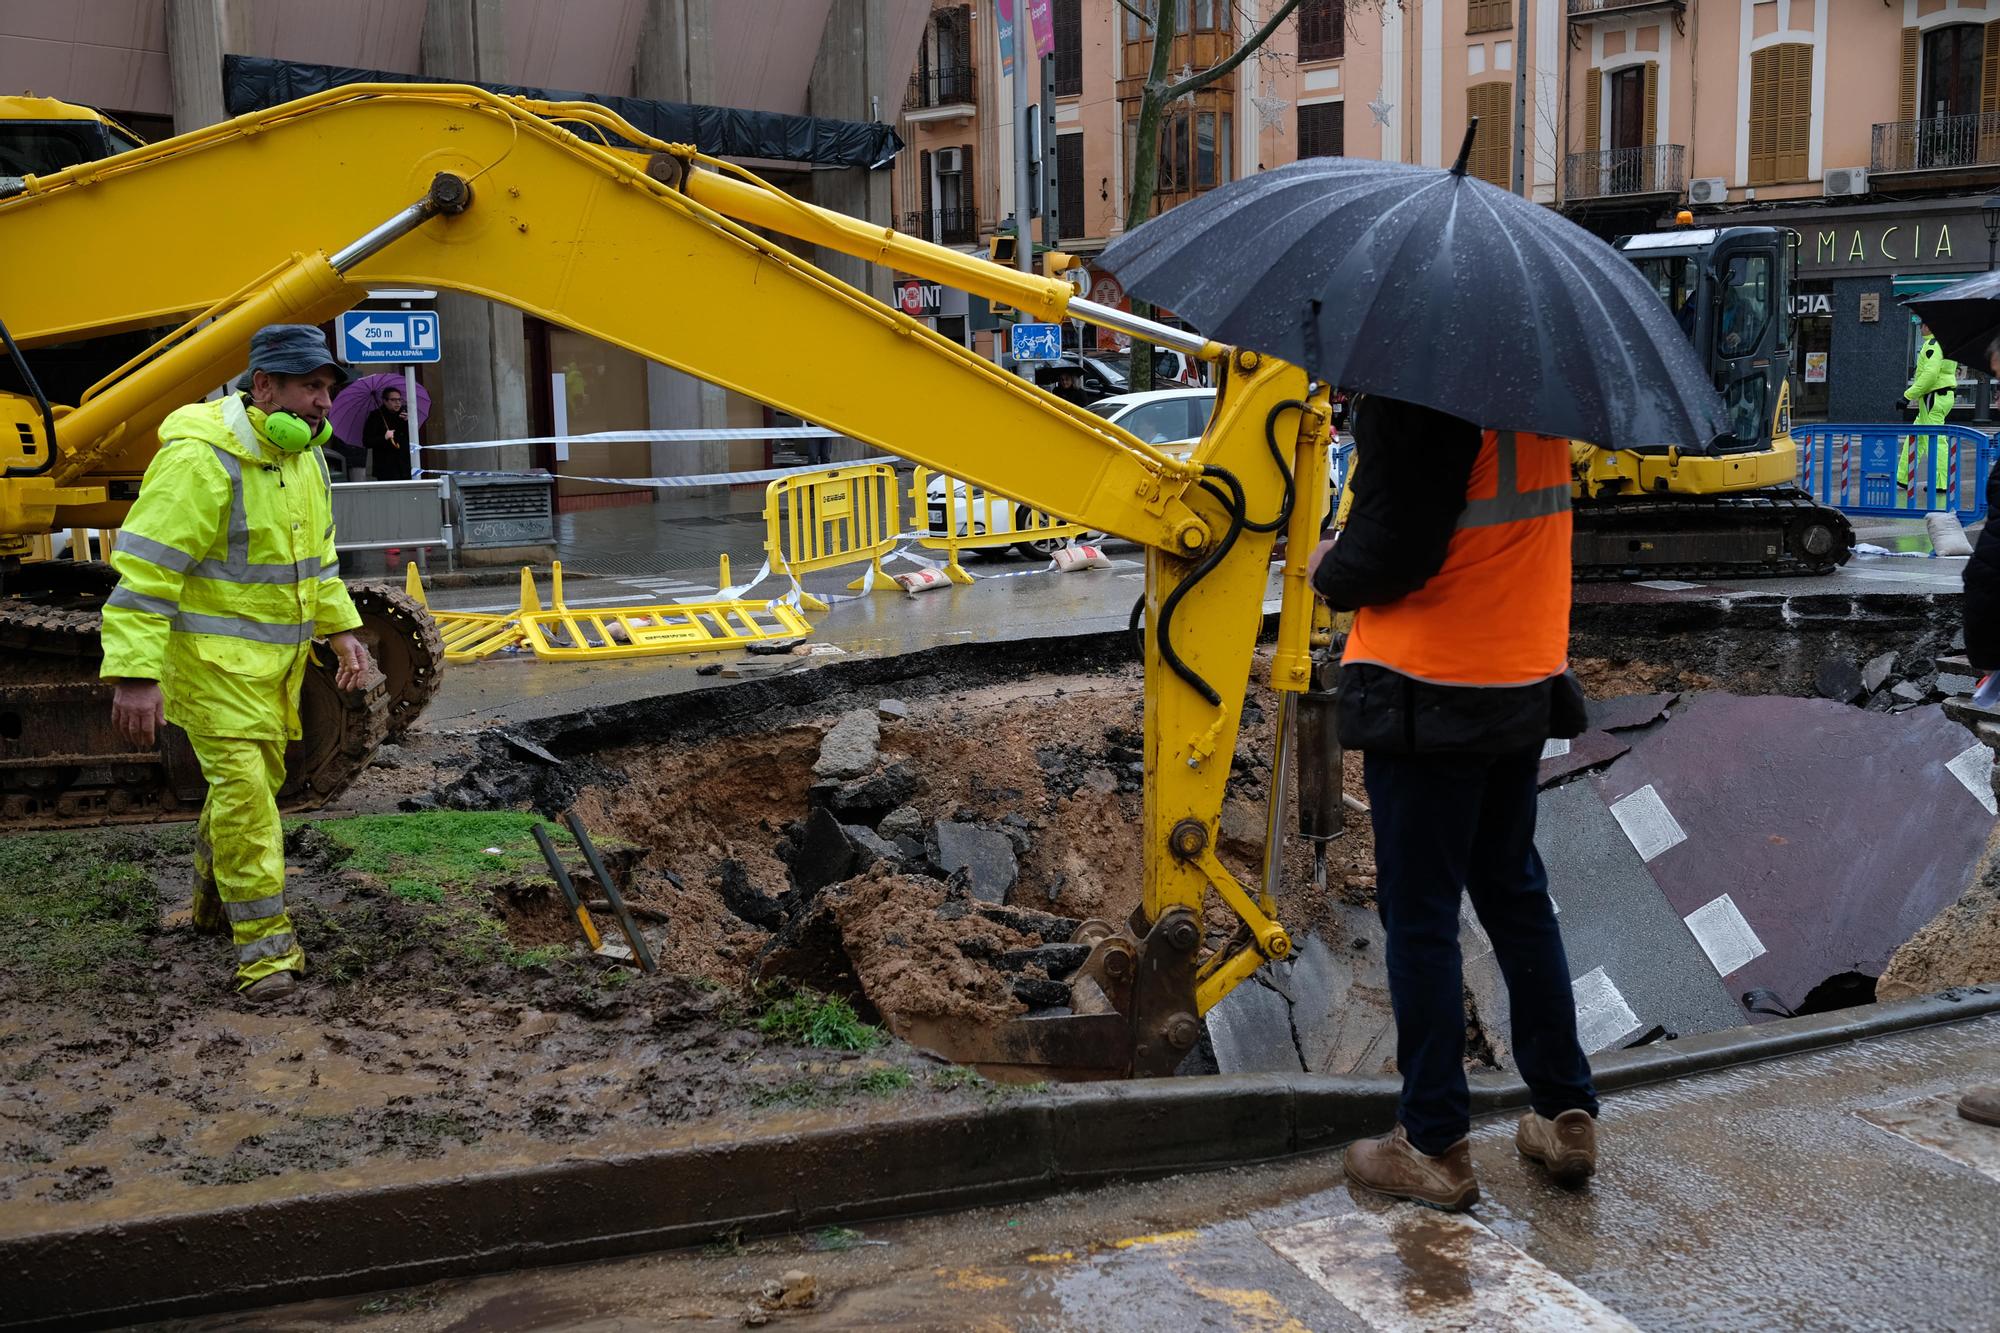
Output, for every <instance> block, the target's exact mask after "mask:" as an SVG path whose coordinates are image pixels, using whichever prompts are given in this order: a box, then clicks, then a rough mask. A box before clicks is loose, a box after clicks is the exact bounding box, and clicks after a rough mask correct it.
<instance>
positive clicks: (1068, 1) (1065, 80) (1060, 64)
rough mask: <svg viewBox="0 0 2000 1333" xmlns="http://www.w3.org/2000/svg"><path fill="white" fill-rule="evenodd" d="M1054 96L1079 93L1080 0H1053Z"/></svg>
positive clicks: (1081, 38) (1080, 88)
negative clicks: (1054, 30) (1054, 35)
mask: <svg viewBox="0 0 2000 1333" xmlns="http://www.w3.org/2000/svg"><path fill="white" fill-rule="evenodd" d="M1051 8H1052V9H1053V10H1054V17H1055V29H1056V50H1055V56H1056V96H1057V97H1081V96H1083V0H1055V3H1054V4H1053V5H1052V6H1051Z"/></svg>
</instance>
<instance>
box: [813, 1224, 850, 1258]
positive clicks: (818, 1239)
mask: <svg viewBox="0 0 2000 1333" xmlns="http://www.w3.org/2000/svg"><path fill="white" fill-rule="evenodd" d="M860 1243H861V1233H860V1232H858V1231H856V1230H854V1229H853V1228H851V1227H821V1228H820V1229H819V1232H818V1234H816V1235H815V1236H814V1237H813V1243H812V1248H813V1249H815V1250H817V1251H820V1252H821V1253H826V1252H832V1253H836V1254H837V1253H839V1252H840V1251H842V1250H851V1249H853V1248H854V1247H855V1246H857V1245H859V1244H860Z"/></svg>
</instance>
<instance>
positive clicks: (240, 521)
mask: <svg viewBox="0 0 2000 1333" xmlns="http://www.w3.org/2000/svg"><path fill="white" fill-rule="evenodd" d="M239 410H240V409H239ZM244 425H245V426H248V425H249V421H248V419H247V418H246V419H245V421H244ZM238 433H239V434H240V433H241V432H238ZM208 447H209V448H211V449H213V450H214V451H215V458H216V461H217V462H219V463H221V464H222V470H223V471H224V472H226V473H228V474H229V558H228V559H227V560H226V561H225V560H200V561H197V562H195V565H194V567H193V568H192V569H189V570H188V571H187V572H188V573H190V574H192V575H194V577H196V578H198V579H214V580H215V581H216V582H218V583H263V584H276V585H279V586H284V585H287V584H294V583H305V582H308V581H309V580H311V579H314V578H317V577H319V574H320V569H321V563H320V557H319V556H316V555H313V556H307V557H306V558H305V559H303V560H300V561H299V562H298V563H297V564H283V565H272V564H254V565H253V564H251V563H250V512H249V509H248V508H247V507H246V506H245V504H244V502H243V464H242V461H241V460H240V459H238V458H237V457H236V455H235V454H232V453H230V452H229V451H228V450H227V449H225V448H223V447H222V446H221V445H219V444H211V445H209V446H208ZM314 452H318V451H317V450H315V451H314ZM320 467H321V468H322V469H324V468H325V467H326V460H325V459H324V458H322V459H320ZM331 484H332V483H331V482H329V483H328V485H331Z"/></svg>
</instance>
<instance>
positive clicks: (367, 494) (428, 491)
mask: <svg viewBox="0 0 2000 1333" xmlns="http://www.w3.org/2000/svg"><path fill="white" fill-rule="evenodd" d="M333 525H334V544H335V546H337V547H338V548H339V549H340V550H343V551H383V550H389V549H391V548H394V547H408V548H411V549H415V548H417V547H423V546H444V545H448V544H449V540H450V539H449V537H448V536H447V535H446V528H445V523H444V483H443V482H442V481H438V480H435V479H432V480H425V481H349V482H342V483H341V484H340V485H338V486H335V487H334V488H333Z"/></svg>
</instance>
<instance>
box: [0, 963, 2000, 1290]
mask: <svg viewBox="0 0 2000 1333" xmlns="http://www.w3.org/2000/svg"><path fill="white" fill-rule="evenodd" d="M1995 1012H2000V987H1993V988H1988V987H1979V988H1973V989H1969V990H1955V991H1946V992H1944V993H1942V994H1940V995H1935V996H1926V997H1923V998H1920V999H1915V1000H1907V1001H1899V1002H1897V1003H1893V1004H1885V1005H1876V1006H1871V1007H1869V1008H1867V1009H1860V1010H1848V1011H1844V1012H1841V1013H1835V1014H1825V1015H1816V1016H1813V1017H1809V1018H1800V1019H1781V1020H1778V1021H1776V1022H1772V1023H1766V1024H1763V1025H1761V1026H1759V1027H1756V1028H1751V1029H1739V1030H1737V1031H1735V1032H1733V1033H1715V1034H1712V1035H1709V1036H1703V1037H1694V1038H1689V1039H1686V1040H1683V1041H1676V1042H1672V1043H1666V1044H1662V1045H1658V1046H1651V1047H1644V1048H1641V1049H1639V1050H1636V1051H1624V1052H1618V1053H1616V1054H1614V1055H1611V1056H1607V1057H1604V1058H1603V1059H1601V1060H1599V1061H1598V1062H1597V1074H1598V1081H1599V1082H1598V1086H1599V1087H1600V1088H1601V1089H1603V1090H1607V1091H1609V1090H1616V1089H1623V1088H1631V1087H1637V1086H1640V1085H1642V1084H1647V1083H1658V1082H1664V1081H1667V1080H1671V1079H1677V1078H1685V1077H1688V1076H1690V1075H1694V1074H1699V1073H1703V1072H1706V1071H1710V1070H1715V1069H1719V1068H1723V1067H1725V1066H1730V1065H1740V1064H1745V1063H1753V1062H1757V1061H1762V1060H1771V1059H1777V1058H1779V1057H1781V1056H1785V1055H1792V1054H1797V1053H1799V1052H1803V1051H1810V1050H1817V1049H1821V1048H1824V1047H1827V1046H1834V1045H1839V1044H1841V1043H1845V1042H1851V1041H1857V1040H1861V1039H1863V1038H1867V1037H1873V1036H1881V1035H1886V1034H1890V1033H1895V1032H1902V1031H1907V1030H1909V1029H1912V1028H1919V1027H1926V1026H1931V1025H1935V1024H1941V1023H1951V1022H1959V1021H1964V1020H1966V1019H1971V1018H1977V1017H1980V1016H1982V1015H1985V1014H1991V1013H1995ZM1396 1094H1397V1084H1396V1081H1395V1080H1393V1079H1388V1078H1328V1077H1320V1076H1313V1075H1298V1076H1283V1075H1271V1076H1235V1077H1213V1078H1185V1079H1162V1080H1159V1081H1155V1082H1145V1083H1119V1084H1089V1085H1072V1086H1069V1087H1065V1088H1061V1089H1058V1090H1056V1091H1054V1092H1052V1093H1050V1094H1048V1095H1046V1096H1040V1097H1023V1098H1020V1099H1018V1100H1009V1101H1003V1102H1001V1103H1000V1104H998V1105H996V1106H994V1107H991V1108H988V1109H983V1110H972V1111H949V1112H939V1113H936V1114H930V1115H908V1114H899V1115H897V1116H896V1117H895V1118H893V1119H885V1120H883V1121H881V1122H879V1123H864V1124H859V1125H856V1124H839V1125H832V1124H830V1125H828V1126H826V1127H824V1128H810V1129H805V1130H767V1131H764V1132H762V1133H757V1132H754V1131H753V1133H752V1135H751V1136H750V1137H746V1138H741V1139H736V1140H733V1141H727V1142H715V1143H701V1144H695V1145H691V1146H682V1147H675V1148H669V1149H662V1150H660V1151H658V1152H650V1153H638V1154H631V1155H626V1156H618V1157H599V1158H582V1157H574V1156H573V1157H571V1158H569V1159H568V1160H565V1161H562V1162H558V1163H553V1164H550V1165H546V1166H539V1167H533V1168H529V1169H526V1170H516V1171H504V1172H490V1173H485V1174H480V1175H468V1176H461V1177H457V1178H454V1179H450V1180H444V1181H433V1182H428V1183H424V1184H416V1185H398V1186H385V1187H381V1188H375V1189H361V1190H344V1191H323V1192H320V1193H315V1194H306V1195H300V1196H296V1197H293V1198H289V1199H283V1200H275V1201H272V1202H269V1203H263V1204H252V1205H243V1206H239V1207H232V1208H221V1209H215V1210H211V1211H206V1212H194V1213H182V1214H177V1215H172V1216H164V1217H155V1218H147V1219H144V1220H141V1221H135V1222H130V1223H123V1224H105V1225H98V1226H90V1227H78V1228H74V1229H68V1230H63V1231H55V1232H46V1233H43V1234H40V1235H33V1236H17V1237H10V1238H7V1239H4V1240H0V1290H4V1291H5V1292H6V1300H5V1302H4V1303H0V1327H5V1328H10V1329H12V1328H45V1327H54V1326H56V1325H58V1324H62V1325H66V1326H70V1327H77V1326H103V1325H106V1324H114V1323H124V1322H131V1321H135V1320H140V1319H159V1318H165V1317H170V1316H175V1315H190V1314H195V1313H210V1312H217V1311H223V1310H231V1309H244V1308H248V1307H255V1306H262V1305H271V1304H276V1303H279V1302H284V1301H295V1300H305V1299H311V1298H315V1297H327V1296H337V1295H347V1294H352V1293H356V1292H362V1291H370V1290H379V1289H382V1288H388V1287H396V1286H403V1285H408V1284H412V1283H420V1282H429V1281H435V1280H438V1279H441V1278H457V1277H470V1276H475V1275H477V1274H481V1273H492V1272H500V1271H504V1270H509V1269H516V1268H526V1267H534V1266H538V1265H544V1264H558V1263H578V1262H583V1261H586V1260H596V1259H607V1258H615V1257H618V1256H621V1255H628V1254H634V1253H640V1252H644V1251H648V1250H658V1249H667V1248H672V1247H675V1246H683V1245H692V1244H698V1243H701V1242H703V1241H706V1240H709V1239H711V1238H712V1237H714V1236H716V1235H718V1234H723V1233H729V1232H740V1233H743V1234H758V1233H767V1234H768V1233H773V1232H783V1231H792V1230H798V1229H800V1228H808V1227H816V1226H825V1225H829V1224H833V1223H855V1222H863V1221H873V1220H881V1219H884V1218H889V1217H896V1216H906V1215H909V1214H912V1213H922V1212H934V1211H943V1210H949V1209H958V1208H968V1207H974V1206H978V1205H981V1204H991V1203H999V1202H1004V1201H1009V1200H1020V1199H1030V1198H1038V1197H1041V1196H1044V1195H1048V1194H1053V1193H1056V1192H1059V1191H1063V1190H1072V1189H1077V1188H1082V1187H1087V1186H1091V1185H1096V1184H1103V1183H1108V1182H1110V1181H1114V1180H1119V1179H1134V1178H1143V1177H1148V1176H1161V1175H1170V1174H1175V1173H1178V1172H1183V1171H1203V1170H1212V1169H1216V1168H1221V1167H1229V1166H1239V1165H1244V1164H1247V1163H1252V1162H1260V1161H1268V1160H1271V1159H1274V1158H1282V1157H1288V1156H1293V1155H1297V1154H1300V1153H1308V1152H1317V1151H1324V1150H1327V1149H1330V1148H1334V1147H1337V1146H1339V1145H1340V1144H1343V1143H1346V1142H1350V1141H1352V1140H1353V1139H1356V1138H1360V1137H1363V1136H1365V1135H1369V1134H1376V1133H1381V1132H1383V1131H1384V1130H1386V1129H1387V1128H1388V1127H1389V1126H1390V1124H1391V1123H1392V1122H1393V1119H1394V1116H1395V1106H1396ZM1526 1101H1527V1089H1526V1088H1525V1087H1523V1086H1522V1085H1521V1084H1520V1083H1519V1082H1518V1081H1517V1080H1511V1079H1498V1078H1495V1079H1481V1080H1476V1086H1475V1088H1474V1092H1473V1103H1474V1109H1475V1111H1476V1112H1477V1113H1481V1114H1486V1113H1493V1112H1499V1111H1503V1110H1508V1109H1513V1108H1518V1107H1520V1106H1523V1105H1525V1104H1526ZM245 1256H254V1257H255V1261H254V1262H247V1263H246V1261H245Z"/></svg>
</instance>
